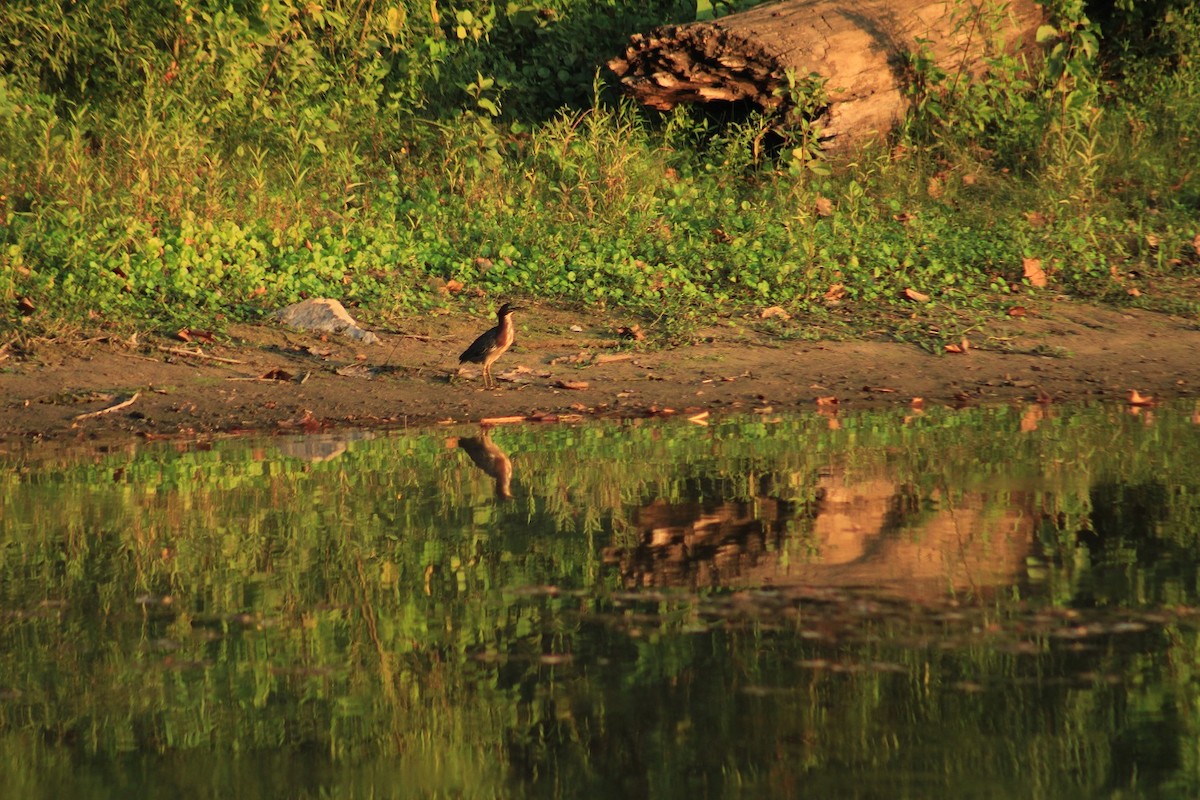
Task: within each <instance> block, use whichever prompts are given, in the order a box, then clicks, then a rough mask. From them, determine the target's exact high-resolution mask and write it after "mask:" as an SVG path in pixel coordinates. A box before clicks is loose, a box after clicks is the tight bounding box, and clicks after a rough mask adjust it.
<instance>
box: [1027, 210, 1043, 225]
mask: <svg viewBox="0 0 1200 800" xmlns="http://www.w3.org/2000/svg"><path fill="white" fill-rule="evenodd" d="M1025 221H1026V222H1028V223H1029V227H1031V228H1044V227H1045V226H1046V215H1045V214H1043V213H1042V212H1040V211H1026V212H1025Z"/></svg>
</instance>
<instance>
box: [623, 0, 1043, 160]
mask: <svg viewBox="0 0 1200 800" xmlns="http://www.w3.org/2000/svg"><path fill="white" fill-rule="evenodd" d="M1042 21H1043V11H1042V8H1041V6H1040V5H1039V4H1037V3H1035V2H1033V0H1011V1H1010V2H1007V3H999V2H993V1H990V0H956V1H952V2H934V1H931V0H785V1H784V2H778V3H768V4H766V5H761V6H755V7H754V8H751V9H748V10H747V11H743V12H740V13H737V14H730V15H729V16H726V17H721V18H718V19H714V20H708V21H704V22H694V23H690V24H687V25H674V26H666V27H661V28H655V29H654V30H652V31H650V33H648V34H634V35H633V36H632V37H630V44H629V46H628V48H626V51H625V54H624V55H622V56H619V57H617V58H613V59H612V60H611V61H609V62H608V67H609V69H611V70H612V71H613V72H614V73H615V74H616V75H617V77H618V78H619V80H620V85H621V87H622V89H623V90H624V91H625V92H626V93H627V94H629V95H632V96H633V97H634V98H635V99H636V100H637V101H638V102H639V103H641V104H643V105H645V106H648V107H650V108H655V109H659V110H663V111H666V110H669V109H672V108H674V107H675V106H677V105H679V104H681V103H700V104H715V103H727V104H747V105H749V106H750V107H757V108H759V109H762V110H764V111H771V110H780V111H786V110H787V109H788V108H789V104H790V103H791V102H792V101H791V99H790V98H789V97H788V92H787V91H786V89H787V87H788V85H789V84H788V74H789V72H791V74H792V77H793V79H802V80H807V79H808V78H809V77H810V76H812V77H813V78H814V79H815V80H817V81H820V82H822V83H823V91H824V93H825V102H824V103H823V104H822V105H821V107H820V108H819V109H818V118H817V120H816V121H817V123H818V125H819V126H820V128H821V138H822V140H823V142H824V144H825V147H826V149H839V148H844V147H846V146H848V145H850V144H852V143H854V142H858V141H862V140H864V139H867V138H871V137H879V136H882V135H886V133H887V132H888V131H890V130H891V128H892V127H893V126H894V125H895V124H896V123H897V122H898V121H900V120H901V119H902V118H903V116H904V114H905V113H906V112H907V109H908V103H907V98H906V96H905V88H906V85H907V84H908V77H907V64H908V55H909V54H911V53H916V52H919V51H920V50H921V49H922V48H925V49H926V50H927V51H928V54H929V56H930V57H931V58H932V60H933V63H934V64H936V65H937V66H939V67H941V68H942V69H943V70H945V71H946V72H947V73H948V74H950V75H951V76H963V77H964V79H969V77H970V75H971V74H972V73H974V72H976V71H977V70H978V69H979V68H980V66H981V63H982V59H983V58H985V57H986V56H987V55H989V54H992V53H995V52H997V51H998V49H1001V48H1002V49H1004V50H1005V51H1007V52H1017V51H1021V50H1032V49H1033V48H1034V47H1035V44H1034V42H1035V37H1036V31H1037V28H1038V26H1039V25H1040V24H1041V23H1042Z"/></svg>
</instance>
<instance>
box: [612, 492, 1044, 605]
mask: <svg viewBox="0 0 1200 800" xmlns="http://www.w3.org/2000/svg"><path fill="white" fill-rule="evenodd" d="M817 497H818V498H819V499H818V500H817V501H816V503H815V505H813V506H807V507H806V506H797V505H795V504H793V503H790V502H787V501H784V500H780V499H777V498H772V497H767V496H759V497H756V498H755V499H754V501H753V502H746V501H734V500H730V501H726V502H720V503H715V502H709V503H699V502H681V503H668V502H666V501H663V500H654V501H652V502H650V503H648V504H646V505H644V506H642V507H641V508H639V509H638V512H637V532H638V537H637V540H636V541H635V542H633V543H631V545H632V546H629V547H612V548H609V549H607V550H606V551H605V560H606V561H607V562H608V563H609V564H611V565H613V566H615V567H616V568H617V569H618V570H619V572H620V574H621V579H622V584H623V585H624V586H625V587H626V588H635V587H649V586H686V587H688V588H691V589H698V588H701V587H716V586H720V587H725V588H738V587H746V586H773V587H776V588H786V587H809V588H811V587H821V588H841V589H870V590H871V591H873V592H878V593H882V594H889V595H895V596H900V597H908V598H911V599H914V600H918V599H919V600H937V599H941V598H944V597H946V595H947V594H948V593H951V592H955V593H957V592H967V593H969V594H972V595H974V596H986V595H989V594H991V593H993V592H995V591H996V590H998V589H1002V588H1003V587H1007V586H1011V585H1012V584H1013V583H1014V582H1016V581H1017V580H1019V578H1020V576H1021V574H1022V570H1023V569H1024V566H1025V558H1026V556H1028V555H1029V553H1030V548H1031V547H1032V543H1033V534H1034V525H1035V522H1036V519H1037V517H1036V515H1035V514H1034V513H1033V501H1032V497H1031V496H1030V495H1029V494H1028V493H1025V492H1022V491H1019V490H1017V489H1014V488H1010V487H1006V486H999V487H997V488H996V494H995V495H988V494H984V493H982V492H975V491H963V492H961V493H958V494H956V495H955V496H954V497H953V501H951V500H950V499H949V498H948V497H944V496H942V495H941V493H937V492H935V493H933V494H931V495H929V496H924V497H918V496H916V495H914V494H913V493H912V492H911V491H907V490H905V489H904V488H903V487H901V486H899V485H897V484H896V483H895V482H893V481H892V480H890V479H889V478H888V477H887V476H886V475H879V476H877V477H876V478H874V479H867V480H859V481H855V482H849V483H847V482H846V481H845V480H844V478H843V476H841V475H840V474H837V473H835V474H829V475H824V476H822V477H821V478H820V480H819V482H818V486H817ZM789 523H795V525H792V524H789ZM800 545H802V546H800ZM785 554H786V559H784V558H783V556H784V555H785ZM806 555H807V556H808V557H807V558H806V557H804V556H806Z"/></svg>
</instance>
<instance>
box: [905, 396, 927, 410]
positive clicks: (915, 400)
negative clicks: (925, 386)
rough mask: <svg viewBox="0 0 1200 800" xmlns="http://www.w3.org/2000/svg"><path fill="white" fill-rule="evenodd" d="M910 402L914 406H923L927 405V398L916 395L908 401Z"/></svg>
mask: <svg viewBox="0 0 1200 800" xmlns="http://www.w3.org/2000/svg"><path fill="white" fill-rule="evenodd" d="M908 403H909V405H911V406H912V407H913V408H921V407H922V406H924V405H925V398H924V397H914V398H913V399H912V400H910V401H908Z"/></svg>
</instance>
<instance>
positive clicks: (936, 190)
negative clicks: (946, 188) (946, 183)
mask: <svg viewBox="0 0 1200 800" xmlns="http://www.w3.org/2000/svg"><path fill="white" fill-rule="evenodd" d="M925 193H926V194H928V195H929V196H930V197H932V198H933V199H934V200H937V199H938V198H939V197H941V196H942V182H941V181H940V180H939V179H938V177H937V176H936V175H931V176H930V177H929V182H928V183H926V184H925Z"/></svg>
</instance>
